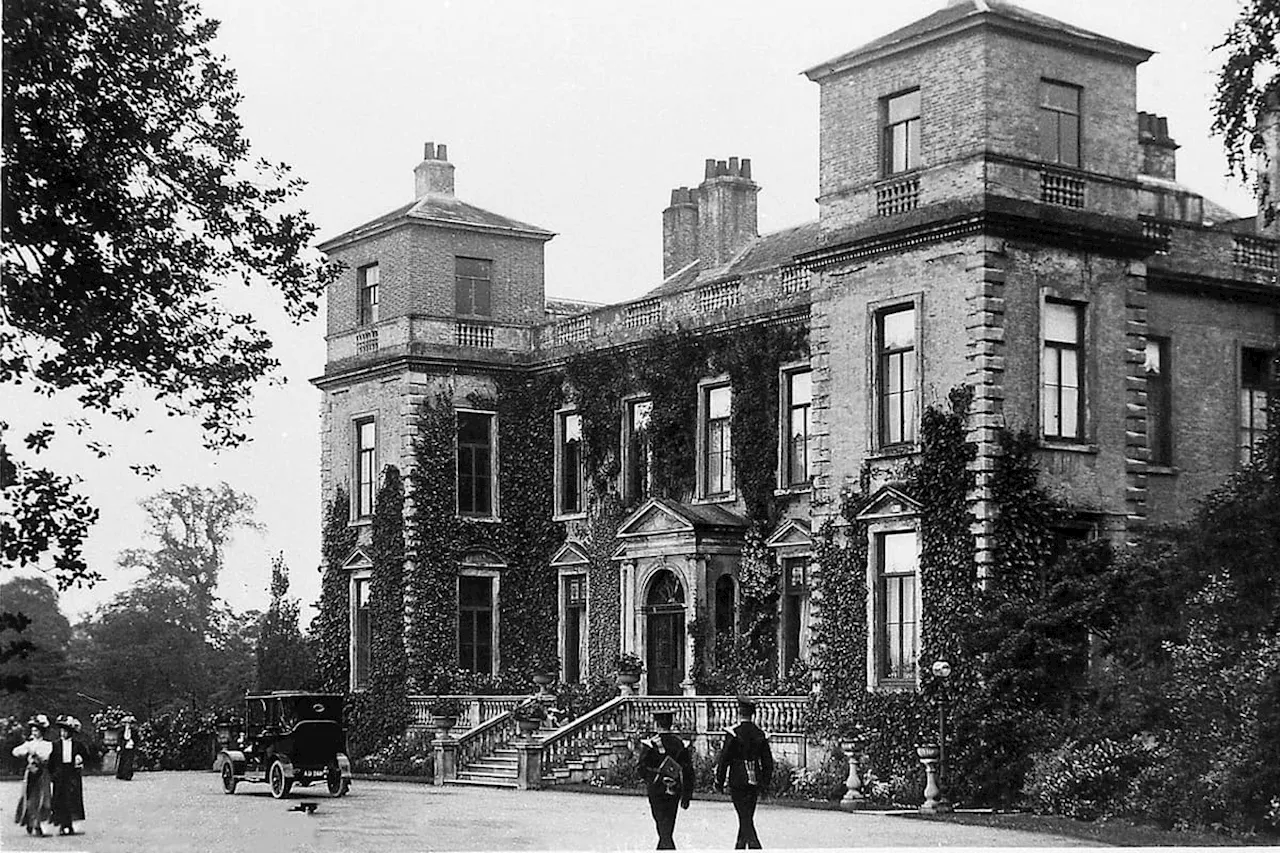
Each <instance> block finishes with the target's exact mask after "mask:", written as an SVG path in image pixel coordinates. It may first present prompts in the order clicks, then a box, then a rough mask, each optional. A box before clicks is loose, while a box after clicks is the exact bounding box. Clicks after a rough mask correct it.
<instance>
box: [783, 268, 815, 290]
mask: <svg viewBox="0 0 1280 853" xmlns="http://www.w3.org/2000/svg"><path fill="white" fill-rule="evenodd" d="M781 279H782V294H783V295H784V296H791V295H792V294H796V293H799V292H800V291H802V290H804V289H805V288H807V287H808V286H809V271H808V270H807V269H805V268H804V267H802V266H795V265H792V266H789V267H783V268H782V276H781Z"/></svg>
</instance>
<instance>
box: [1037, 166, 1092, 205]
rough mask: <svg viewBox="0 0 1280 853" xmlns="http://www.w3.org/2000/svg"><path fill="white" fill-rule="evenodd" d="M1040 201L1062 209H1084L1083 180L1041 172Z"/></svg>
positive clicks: (1071, 176) (1057, 173)
mask: <svg viewBox="0 0 1280 853" xmlns="http://www.w3.org/2000/svg"><path fill="white" fill-rule="evenodd" d="M1040 200H1041V201H1042V202H1044V203H1045V204H1058V205H1061V206H1063V207H1084V178H1077V177H1075V176H1074V175H1064V174H1062V173H1061V172H1041V173H1040Z"/></svg>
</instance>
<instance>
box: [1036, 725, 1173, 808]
mask: <svg viewBox="0 0 1280 853" xmlns="http://www.w3.org/2000/svg"><path fill="white" fill-rule="evenodd" d="M1150 763H1151V756H1150V753H1149V750H1148V749H1147V748H1146V747H1145V746H1144V745H1143V744H1142V743H1140V742H1138V741H1134V740H1131V741H1116V740H1101V741H1097V742H1095V743H1078V742H1075V741H1069V742H1068V743H1066V744H1064V745H1063V746H1062V747H1061V748H1059V749H1055V750H1053V751H1052V752H1047V753H1039V754H1037V755H1034V756H1032V759H1031V772H1030V774H1029V775H1028V781H1027V787H1026V795H1027V798H1028V800H1029V801H1030V803H1031V806H1032V808H1034V809H1035V810H1036V811H1037V812H1040V813H1042V814H1057V815H1063V816H1065V817H1074V818H1079V819H1081V820H1094V819H1096V818H1100V817H1109V816H1112V815H1116V814H1121V813H1123V812H1125V811H1128V810H1129V809H1130V806H1131V800H1130V792H1131V791H1132V789H1133V787H1134V783H1135V782H1136V780H1137V778H1138V776H1139V774H1140V773H1141V772H1142V771H1143V770H1144V769H1145V768H1146V767H1147V766H1148V765H1149V764H1150Z"/></svg>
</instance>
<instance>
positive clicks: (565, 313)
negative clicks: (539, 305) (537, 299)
mask: <svg viewBox="0 0 1280 853" xmlns="http://www.w3.org/2000/svg"><path fill="white" fill-rule="evenodd" d="M602 307H604V303H601V302H586V301H585V300H582V299H568V298H566V297H563V296H548V297H547V298H546V299H545V300H544V301H543V310H544V312H545V313H546V315H547V316H548V317H553V318H556V319H560V318H562V317H574V316H576V315H578V314H585V313H587V312H588V311H594V310H595V309H596V308H602Z"/></svg>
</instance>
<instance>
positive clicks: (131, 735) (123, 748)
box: [116, 714, 138, 782]
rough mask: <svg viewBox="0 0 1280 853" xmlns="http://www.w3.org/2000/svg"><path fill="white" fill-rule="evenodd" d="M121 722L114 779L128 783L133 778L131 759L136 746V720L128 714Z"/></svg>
mask: <svg viewBox="0 0 1280 853" xmlns="http://www.w3.org/2000/svg"><path fill="white" fill-rule="evenodd" d="M121 722H123V723H124V733H123V734H122V735H121V736H120V757H119V763H118V764H117V765H116V778H117V779H123V780H124V781H126V782H128V781H129V780H130V779H132V778H133V759H134V754H135V751H136V747H137V745H138V736H137V734H136V733H135V732H134V728H135V727H136V726H137V725H138V720H137V719H136V718H135V717H134V716H133V715H132V714H129V715H128V716H126V717H125V718H124V719H123V720H122V721H121Z"/></svg>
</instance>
